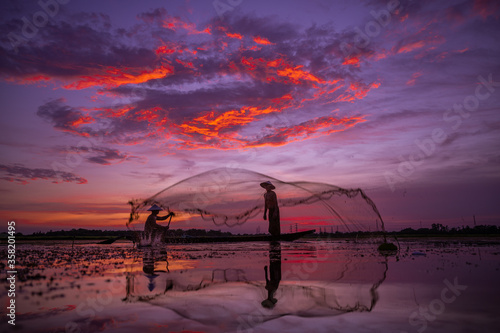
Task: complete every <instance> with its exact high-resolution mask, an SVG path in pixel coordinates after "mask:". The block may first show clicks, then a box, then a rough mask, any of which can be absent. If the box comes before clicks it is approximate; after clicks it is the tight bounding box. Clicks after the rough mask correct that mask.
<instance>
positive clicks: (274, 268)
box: [261, 242, 281, 309]
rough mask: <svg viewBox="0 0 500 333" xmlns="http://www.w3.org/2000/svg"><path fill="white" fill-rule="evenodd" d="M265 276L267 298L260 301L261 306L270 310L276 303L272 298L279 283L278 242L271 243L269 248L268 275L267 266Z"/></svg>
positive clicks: (279, 250)
mask: <svg viewBox="0 0 500 333" xmlns="http://www.w3.org/2000/svg"><path fill="white" fill-rule="evenodd" d="M264 273H265V275H266V289H267V298H266V299H265V300H263V301H262V303H261V304H262V306H263V307H265V308H268V309H272V308H273V307H274V305H276V303H277V302H278V300H277V299H276V298H274V294H275V293H276V290H278V287H279V284H280V281H281V244H280V243H279V242H271V244H270V248H269V275H268V272H267V266H265V267H264Z"/></svg>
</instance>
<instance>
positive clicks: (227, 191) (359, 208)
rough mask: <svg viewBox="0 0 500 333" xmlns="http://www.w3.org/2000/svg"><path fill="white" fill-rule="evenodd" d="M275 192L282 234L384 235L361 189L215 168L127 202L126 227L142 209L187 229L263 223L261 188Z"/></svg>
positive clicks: (141, 216) (374, 209) (141, 214)
mask: <svg viewBox="0 0 500 333" xmlns="http://www.w3.org/2000/svg"><path fill="white" fill-rule="evenodd" d="M266 181H270V182H272V184H273V185H274V186H275V187H276V189H274V192H275V193H276V194H277V197H278V205H279V208H280V216H281V229H282V233H283V232H287V231H288V229H287V227H288V226H292V225H293V226H295V225H298V226H300V228H301V229H318V228H323V229H322V230H324V231H327V232H336V231H338V232H384V223H383V220H382V217H381V215H380V213H379V211H378V209H377V207H376V206H375V204H374V202H373V201H372V200H371V199H370V198H369V197H368V196H367V195H366V194H365V193H364V192H363V190H361V189H359V188H358V189H345V188H341V187H338V186H334V185H330V184H325V183H315V182H305V181H301V182H287V181H282V180H279V179H276V178H273V177H270V176H267V175H264V174H261V173H257V172H253V171H249V170H245V169H237V168H218V169H214V170H210V171H207V172H204V173H201V174H198V175H196V176H193V177H190V178H187V179H184V180H182V181H179V182H177V183H176V184H173V185H171V186H169V187H167V188H165V189H164V190H162V191H160V192H158V193H157V194H155V195H153V196H151V197H150V198H147V199H138V200H133V201H130V204H131V206H132V207H131V213H130V219H129V221H128V223H127V227H130V226H131V224H132V223H133V222H134V221H137V220H141V221H142V220H145V214H146V213H149V212H146V211H147V209H148V208H149V207H150V206H151V205H153V204H156V205H158V206H160V207H162V208H163V209H164V210H165V211H167V212H173V213H175V217H174V220H173V222H174V221H175V220H176V222H179V221H182V222H184V223H185V225H186V226H189V224H190V223H192V222H196V224H194V223H193V224H192V225H197V226H199V225H203V226H206V228H211V227H213V226H229V227H234V226H240V225H243V224H246V223H252V222H254V223H255V222H257V221H258V222H261V223H262V221H263V219H262V215H263V212H264V197H263V195H264V193H265V192H266V191H265V190H264V189H263V188H262V187H261V186H260V184H261V183H262V182H266Z"/></svg>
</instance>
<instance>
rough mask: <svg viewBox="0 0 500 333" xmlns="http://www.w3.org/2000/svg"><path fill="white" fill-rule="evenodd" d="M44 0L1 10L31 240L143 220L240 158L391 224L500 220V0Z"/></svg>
mask: <svg viewBox="0 0 500 333" xmlns="http://www.w3.org/2000/svg"><path fill="white" fill-rule="evenodd" d="M61 2H64V1H61ZM42 3H47V5H40V4H39V3H38V1H25V2H22V3H20V2H17V1H4V2H2V4H1V5H0V8H1V9H2V19H1V21H0V29H1V31H2V38H1V44H0V47H1V54H2V57H1V62H0V79H1V82H0V89H1V90H0V91H1V96H2V106H1V110H2V111H1V118H0V119H1V122H0V126H1V140H0V144H1V149H2V160H1V162H0V184H1V188H0V195H1V197H2V201H1V203H0V216H1V217H2V219H3V220H16V221H17V222H18V225H19V228H20V229H19V230H20V231H25V232H33V231H37V230H48V229H62V228H64V229H71V228H80V227H81V228H103V229H106V228H108V229H110V228H124V226H125V222H126V219H127V214H128V212H129V211H128V205H127V202H128V200H130V199H136V198H146V197H149V196H151V195H153V194H155V193H156V192H158V191H160V190H162V189H164V188H166V187H168V186H169V185H172V184H173V183H175V182H177V181H179V180H182V179H184V178H187V177H190V176H193V175H196V174H198V173H201V172H204V171H207V170H210V169H213V168H218V167H224V166H231V167H241V168H245V169H249V170H253V171H256V172H260V173H264V174H268V175H269V176H272V177H275V178H278V179H280V180H283V181H298V180H306V181H316V182H325V183H330V184H334V185H337V186H341V187H346V188H358V187H360V188H362V189H364V190H365V191H366V193H367V194H368V195H370V196H371V198H372V199H373V200H374V201H375V203H376V204H377V205H378V207H379V209H380V211H381V213H382V216H383V217H384V219H385V222H386V227H387V228H388V229H401V228H404V227H407V226H410V227H419V226H420V225H422V226H430V224H431V223H443V224H449V225H454V226H455V225H465V224H466V225H471V223H472V216H473V215H475V216H476V220H477V223H478V224H499V221H500V204H499V202H498V198H499V197H500V186H499V185H500V149H499V148H500V140H499V137H500V135H499V134H500V113H499V109H500V61H499V60H498V59H500V46H499V43H498V32H499V28H500V4H499V3H498V2H497V1H487V0H474V1H439V2H436V1H400V2H398V1H380V0H371V1H369V0H367V1H353V2H343V1H326V0H316V1H249V0H241V1H229V2H228V1H227V0H220V1H215V2H213V1H180V0H178V1H141V2H135V1H128V2H127V1H125V2H124V1H107V2H102V1H85V2H79V1H70V2H68V3H67V4H59V3H58V2H56V1H55V0H54V1H47V2H43V1H42ZM214 4H215V5H214ZM48 18H50V19H48ZM45 19H47V20H45ZM278 190H279V189H278ZM278 195H279V192H278ZM287 223H288V222H287ZM258 225H259V226H261V227H262V228H265V227H264V225H265V223H264V222H263V221H260V222H259V223H254V224H252V225H251V226H250V225H249V226H247V227H245V228H246V229H245V230H243V231H255V227H256V226H258ZM210 227H211V226H207V228H210ZM247 229H248V230H247ZM237 232H238V231H237Z"/></svg>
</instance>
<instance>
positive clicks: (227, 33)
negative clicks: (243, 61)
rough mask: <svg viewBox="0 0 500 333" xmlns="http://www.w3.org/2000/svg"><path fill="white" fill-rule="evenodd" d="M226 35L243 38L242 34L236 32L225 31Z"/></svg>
mask: <svg viewBox="0 0 500 333" xmlns="http://www.w3.org/2000/svg"><path fill="white" fill-rule="evenodd" d="M226 36H227V37H229V38H236V39H243V36H242V35H241V34H238V33H230V32H226Z"/></svg>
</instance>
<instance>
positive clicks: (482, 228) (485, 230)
mask: <svg viewBox="0 0 500 333" xmlns="http://www.w3.org/2000/svg"><path fill="white" fill-rule="evenodd" d="M135 233H136V231H134V230H97V229H82V228H79V229H71V230H59V231H52V230H50V231H47V232H41V231H38V232H35V233H33V234H31V235H28V237H29V236H34V237H47V238H50V237H65V238H68V237H103V238H105V237H118V236H133V235H134V234H135ZM1 234H2V235H4V236H5V235H6V233H5V232H2V233H1ZM373 234H380V232H339V231H336V232H333V233H332V232H326V231H322V230H320V232H319V233H317V234H316V235H320V236H329V237H332V236H333V237H358V236H363V235H366V236H369V235H373ZM387 234H389V235H479V234H481V235H486V234H491V235H494V234H500V227H498V226H495V225H478V226H474V227H469V226H463V227H453V228H450V227H448V226H445V225H442V224H440V223H433V224H432V225H431V228H419V229H412V228H405V229H403V230H400V231H389V232H387ZM16 235H17V236H23V234H22V233H20V232H18V233H17V234H16ZM231 235H233V234H232V233H231V232H228V231H226V232H223V231H220V230H208V231H207V230H205V229H188V230H183V229H170V230H169V231H168V236H171V237H183V236H195V237H202V236H231Z"/></svg>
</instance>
